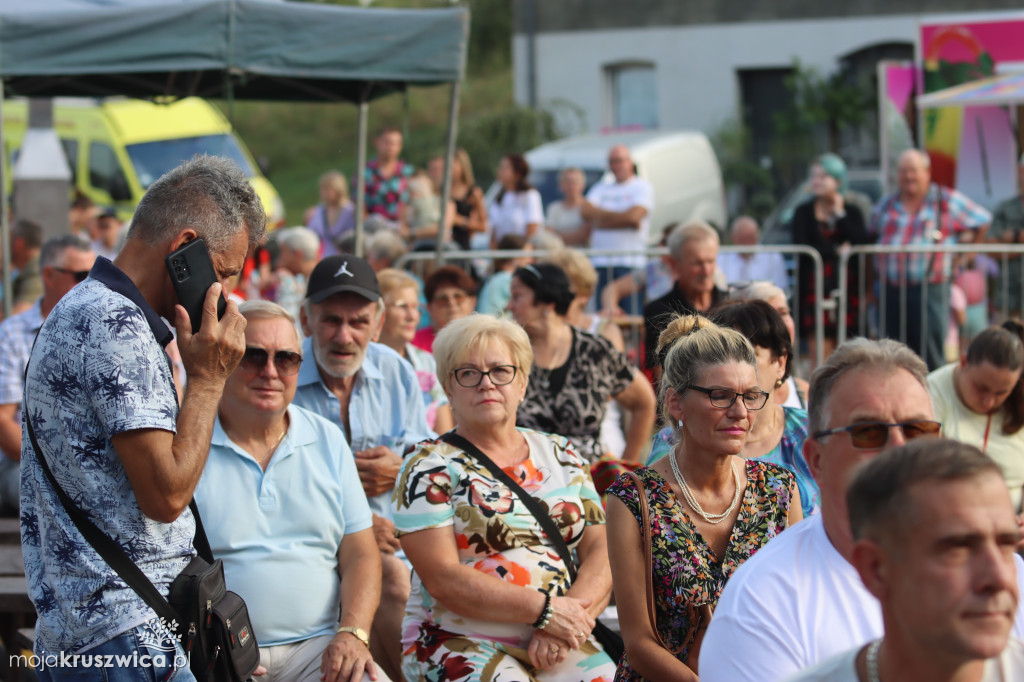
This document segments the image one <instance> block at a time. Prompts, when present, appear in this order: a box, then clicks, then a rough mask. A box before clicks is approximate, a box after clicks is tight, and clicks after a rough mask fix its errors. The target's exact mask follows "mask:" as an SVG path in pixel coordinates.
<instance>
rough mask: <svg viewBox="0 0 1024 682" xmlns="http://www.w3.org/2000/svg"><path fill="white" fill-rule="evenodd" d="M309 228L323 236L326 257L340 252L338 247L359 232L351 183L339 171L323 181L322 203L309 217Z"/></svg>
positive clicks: (321, 187)
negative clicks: (350, 193) (349, 193)
mask: <svg viewBox="0 0 1024 682" xmlns="http://www.w3.org/2000/svg"><path fill="white" fill-rule="evenodd" d="M306 227H308V228H309V229H311V230H313V231H314V232H316V233H317V235H318V236H319V237H320V243H321V244H322V245H323V251H322V254H321V255H322V256H323V257H327V256H330V255H333V254H335V253H338V244H339V243H341V240H342V239H344V238H345V237H346V236H348V235H350V234H353V233H354V231H355V229H356V213H355V207H354V206H353V204H352V202H351V201H349V198H348V182H347V181H346V180H345V176H344V175H342V174H341V173H339V172H338V171H330V172H328V173H324V174H323V176H322V177H321V178H320V203H319V204H317V206H316V207H315V208H313V210H312V211H311V212H310V213H309V214H308V215H307V216H306Z"/></svg>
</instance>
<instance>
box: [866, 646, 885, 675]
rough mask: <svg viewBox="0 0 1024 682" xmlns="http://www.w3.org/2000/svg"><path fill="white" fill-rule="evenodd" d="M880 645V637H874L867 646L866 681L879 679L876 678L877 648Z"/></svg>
mask: <svg viewBox="0 0 1024 682" xmlns="http://www.w3.org/2000/svg"><path fill="white" fill-rule="evenodd" d="M881 646H882V640H880V639H876V640H875V641H873V642H872V643H871V644H870V645H869V646H868V656H867V668H868V682H880V680H879V679H878V649H879V648H880V647H881Z"/></svg>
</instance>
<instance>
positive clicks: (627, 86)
mask: <svg viewBox="0 0 1024 682" xmlns="http://www.w3.org/2000/svg"><path fill="white" fill-rule="evenodd" d="M605 72H606V74H607V81H608V86H609V87H608V90H609V93H610V95H611V97H610V99H611V103H610V104H611V106H610V111H611V124H612V127H614V128H657V127H658V83H657V80H655V76H656V74H655V70H654V64H650V63H628V64H615V65H612V66H607V67H605Z"/></svg>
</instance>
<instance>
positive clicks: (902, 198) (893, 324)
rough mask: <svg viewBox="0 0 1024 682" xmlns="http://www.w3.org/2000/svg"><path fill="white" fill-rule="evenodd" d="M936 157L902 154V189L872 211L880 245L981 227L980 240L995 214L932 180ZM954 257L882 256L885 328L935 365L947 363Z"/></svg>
mask: <svg viewBox="0 0 1024 682" xmlns="http://www.w3.org/2000/svg"><path fill="white" fill-rule="evenodd" d="M930 168H931V161H930V159H929V158H928V155H927V154H925V153H924V152H922V151H918V150H917V149H908V150H907V151H905V152H903V153H902V154H900V159H899V185H900V186H899V191H898V192H896V193H894V194H891V195H890V196H887V197H885V198H883V199H882V200H881V201H880V202H879V203H878V206H876V207H875V210H874V213H873V214H872V216H871V230H872V231H873V232H874V233H875V234H876V235H877V236H878V244H879V245H880V246H934V245H939V244H950V243H954V242H955V241H957V239H958V238H959V237H960V236H961V233H963V232H965V231H976V234H974V235H972V236H971V237H970V238H971V240H972V241H980V240H981V239H982V238H983V237H984V235H985V230H986V229H987V228H988V223H989V221H990V220H991V219H992V216H991V215H990V214H989V212H988V211H986V210H985V209H984V208H982V207H981V206H979V205H978V204H976V203H974V202H973V201H971V200H970V199H968V198H967V197H966V196H964V195H963V194H961V193H960V192H958V191H957V190H955V189H950V188H948V187H940V186H939V185H937V184H935V183H933V182H932V181H931V170H930ZM951 262H952V261H951V259H950V258H949V257H947V256H943V255H942V254H930V253H913V254H902V255H888V256H879V257H878V263H877V269H878V272H879V275H880V277H881V280H882V281H881V286H882V291H881V294H882V296H884V301H883V302H882V303H883V305H884V306H885V319H884V320H883V322H884V323H885V327H884V329H883V333H884V334H885V335H886V336H888V337H889V338H894V339H900V340H902V341H904V342H905V343H906V344H907V345H908V346H910V347H911V348H912V349H914V350H915V351H916V352H918V353H920V354H921V357H923V358H924V360H925V362H927V363H928V367H929V368H930V369H933V370H934V369H938V368H939V367H941V366H942V365H944V364H945V354H944V352H943V342H944V339H945V337H946V332H947V330H948V329H949V279H950V273H951Z"/></svg>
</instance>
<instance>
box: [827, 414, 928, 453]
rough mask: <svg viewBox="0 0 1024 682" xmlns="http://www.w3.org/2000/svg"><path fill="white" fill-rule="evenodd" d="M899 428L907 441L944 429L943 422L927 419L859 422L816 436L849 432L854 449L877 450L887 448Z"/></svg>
mask: <svg viewBox="0 0 1024 682" xmlns="http://www.w3.org/2000/svg"><path fill="white" fill-rule="evenodd" d="M894 428H899V429H900V430H901V431H903V438H904V439H906V440H914V439H915V438H920V437H922V436H937V435H939V430H940V429H941V428H942V422H934V421H929V420H927V419H915V420H913V421H908V422H899V423H896V424H890V423H888V422H858V423H856V424H850V425H849V426H840V427H839V428H836V429H828V430H827V431H819V432H818V433H816V434H814V437H815V438H824V437H825V436H831V435H833V434H836V433H841V432H843V431H848V432H849V433H850V443H851V444H852V445H853V447H855V448H858V449H860V450H877V449H879V448H882V447H885V444H886V443H887V442H889V432H890V431H891V430H892V429H894Z"/></svg>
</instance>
